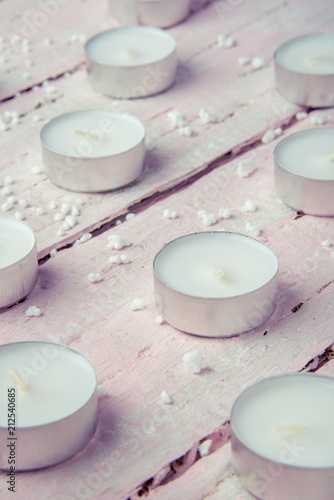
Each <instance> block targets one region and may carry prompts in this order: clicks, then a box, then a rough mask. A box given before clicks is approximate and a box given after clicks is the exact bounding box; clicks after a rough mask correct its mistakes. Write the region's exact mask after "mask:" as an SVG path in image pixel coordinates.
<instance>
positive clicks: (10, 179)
mask: <svg viewBox="0 0 334 500" xmlns="http://www.w3.org/2000/svg"><path fill="white" fill-rule="evenodd" d="M13 182H14V180H13V177H12V176H11V175H6V177H5V178H4V181H3V185H4V186H9V184H13Z"/></svg>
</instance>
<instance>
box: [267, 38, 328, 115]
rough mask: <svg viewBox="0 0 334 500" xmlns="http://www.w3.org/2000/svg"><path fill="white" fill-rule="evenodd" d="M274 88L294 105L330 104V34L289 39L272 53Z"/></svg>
mask: <svg viewBox="0 0 334 500" xmlns="http://www.w3.org/2000/svg"><path fill="white" fill-rule="evenodd" d="M275 70H276V85H277V88H278V90H279V91H280V93H281V94H282V95H283V96H284V97H286V98H287V99H288V100H290V101H292V102H295V103H296V104H302V105H305V106H311V107H326V106H332V105H333V104H334V92H333V83H334V33H314V34H310V35H304V36H301V37H298V38H294V39H292V40H289V41H288V42H286V43H284V44H283V45H281V46H280V47H279V48H278V49H277V51H276V53H275Z"/></svg>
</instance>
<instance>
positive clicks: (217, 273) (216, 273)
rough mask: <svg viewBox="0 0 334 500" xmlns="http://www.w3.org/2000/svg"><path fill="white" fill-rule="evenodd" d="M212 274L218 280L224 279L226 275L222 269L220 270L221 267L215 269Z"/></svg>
mask: <svg viewBox="0 0 334 500" xmlns="http://www.w3.org/2000/svg"><path fill="white" fill-rule="evenodd" d="M212 274H213V275H214V276H216V277H217V278H223V277H224V275H225V273H224V271H223V270H222V269H220V267H214V268H213V269H212Z"/></svg>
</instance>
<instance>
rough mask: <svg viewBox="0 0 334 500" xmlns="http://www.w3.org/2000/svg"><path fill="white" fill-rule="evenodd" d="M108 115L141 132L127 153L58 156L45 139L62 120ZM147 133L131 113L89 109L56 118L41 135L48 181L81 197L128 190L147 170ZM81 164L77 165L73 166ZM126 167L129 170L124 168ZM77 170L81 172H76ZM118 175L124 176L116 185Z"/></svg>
mask: <svg viewBox="0 0 334 500" xmlns="http://www.w3.org/2000/svg"><path fill="white" fill-rule="evenodd" d="M88 112H89V113H93V114H94V113H100V112H103V113H107V114H111V115H113V116H119V117H122V116H125V117H127V119H131V120H132V121H133V122H134V123H136V125H137V126H139V128H140V129H141V131H140V132H141V133H140V135H139V137H140V139H138V141H137V143H136V144H135V145H134V146H132V147H131V148H129V149H126V150H125V151H121V152H119V153H111V154H106V155H103V156H85V157H83V156H74V155H71V154H68V155H67V154H64V153H61V152H58V151H57V150H56V149H55V148H53V147H50V146H48V145H47V143H46V141H45V139H44V135H45V132H46V130H47V128H48V127H50V126H52V124H53V123H55V122H56V121H57V120H59V119H63V118H64V117H65V116H68V115H73V114H80V113H82V114H84V115H87V113H88ZM145 139H146V129H145V126H144V124H143V123H142V121H141V120H139V119H138V118H137V117H135V116H134V115H131V114H129V113H123V112H120V111H113V110H101V109H87V110H77V111H70V112H69V113H64V114H62V115H59V116H56V117H55V118H53V119H52V120H50V121H49V122H48V123H46V124H45V125H44V126H43V128H42V130H41V132H40V140H41V147H42V156H43V163H44V165H45V169H46V173H47V176H48V178H49V179H50V180H51V182H53V183H54V184H55V185H57V186H59V187H61V188H63V189H67V190H69V191H74V192H81V193H94V192H95V193H103V192H107V191H112V190H115V189H119V188H122V187H125V186H127V185H129V184H131V183H132V182H134V181H135V180H136V179H138V178H139V177H140V176H141V175H142V173H143V171H144V168H145V156H146V146H145ZM77 162H78V163H79V164H78V165H74V166H73V163H77ZM124 164H126V168H124ZM77 169H78V170H79V172H77ZM115 172H118V173H121V181H119V182H115V180H114V175H115Z"/></svg>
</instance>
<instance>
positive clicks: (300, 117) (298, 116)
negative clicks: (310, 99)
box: [295, 111, 308, 120]
mask: <svg viewBox="0 0 334 500" xmlns="http://www.w3.org/2000/svg"><path fill="white" fill-rule="evenodd" d="M307 116H308V113H307V112H306V111H298V113H296V115H295V118H296V120H304V119H305V118H307Z"/></svg>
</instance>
